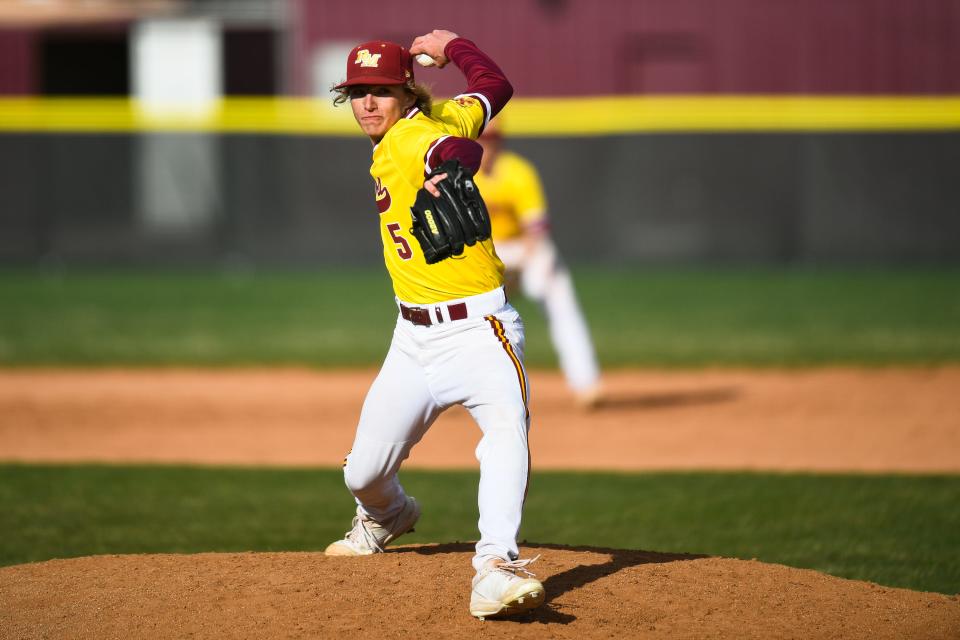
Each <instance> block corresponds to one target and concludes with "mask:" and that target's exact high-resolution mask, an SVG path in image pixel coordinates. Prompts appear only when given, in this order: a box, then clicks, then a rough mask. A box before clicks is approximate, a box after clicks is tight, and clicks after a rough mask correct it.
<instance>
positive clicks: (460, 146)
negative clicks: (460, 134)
mask: <svg viewBox="0 0 960 640" xmlns="http://www.w3.org/2000/svg"><path fill="white" fill-rule="evenodd" d="M482 156H483V147H481V146H480V145H479V144H478V143H476V142H474V141H473V140H470V139H469V138H457V137H454V136H450V137H449V138H444V139H443V140H442V141H441V142H440V143H439V144H437V146H436V147H435V148H434V150H433V153H431V154H430V159H429V161H428V162H427V165H428V166H427V167H426V172H427V173H429V172H431V171H432V170H434V169H436V168H437V167H439V166H440V165H441V164H443V163H444V161H446V160H454V159H456V160H459V161H460V164H462V165H463V166H464V167H466V168H467V169H469V170H470V173H476V172H477V171H479V169H480V158H481V157H482Z"/></svg>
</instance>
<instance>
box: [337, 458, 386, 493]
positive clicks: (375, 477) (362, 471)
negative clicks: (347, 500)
mask: <svg viewBox="0 0 960 640" xmlns="http://www.w3.org/2000/svg"><path fill="white" fill-rule="evenodd" d="M384 480H385V478H384V476H383V474H382V473H380V471H379V470H378V469H374V468H372V467H365V466H364V465H362V464H357V463H354V464H351V463H350V461H348V462H347V466H345V467H344V468H343V481H344V482H345V483H346V485H347V489H349V490H350V492H351V493H352V494H354V495H359V494H363V493H366V492H368V491H371V490H375V489H376V488H377V487H378V486H379V485H380V484H382V483H383V481H384Z"/></svg>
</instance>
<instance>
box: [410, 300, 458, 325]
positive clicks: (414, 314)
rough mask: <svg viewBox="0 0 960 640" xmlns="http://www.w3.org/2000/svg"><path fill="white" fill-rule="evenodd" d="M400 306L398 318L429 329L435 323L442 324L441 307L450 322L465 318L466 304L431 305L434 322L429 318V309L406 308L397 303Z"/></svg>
mask: <svg viewBox="0 0 960 640" xmlns="http://www.w3.org/2000/svg"><path fill="white" fill-rule="evenodd" d="M397 304H399V305H400V317H401V318H403V319H404V320H409V321H410V322H412V323H413V324H419V325H423V326H425V327H429V326H430V325H432V324H434V322H436V323H437V324H440V323H441V322H443V312H442V311H441V307H446V308H447V313H448V314H449V316H450V319H451V320H463V319H464V318H466V317H467V303H465V302H457V303H455V304H447V305H443V304H436V305H432V306H433V310H434V315H435V316H436V320H433V319H432V318H430V309H428V308H425V307H408V306H407V305H405V304H403V303H397Z"/></svg>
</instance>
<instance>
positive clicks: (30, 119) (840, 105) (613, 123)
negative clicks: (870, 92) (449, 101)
mask: <svg viewBox="0 0 960 640" xmlns="http://www.w3.org/2000/svg"><path fill="white" fill-rule="evenodd" d="M507 111H508V113H507V117H506V118H505V119H504V120H505V122H504V129H505V131H506V132H507V133H509V134H513V135H520V136H594V135H618V134H631V133H649V132H734V131H755V132H778V131H936V130H941V131H955V130H960V96H940V97H921V96H909V97H863V96H860V97H800V96H682V97H681V96H672V97H667V96H658V97H647V96H609V97H590V98H518V99H515V100H513V101H512V102H511V103H510V105H509V106H508V107H507ZM0 131H6V132H28V131H33V132H57V131H61V132H68V131H69V132H91V133H93V132H136V131H169V132H177V131H200V132H214V133H265V134H291V135H293V134H304V135H331V136H359V135H361V134H360V133H359V131H358V129H357V126H356V124H355V123H354V122H353V118H352V116H351V114H350V109H349V107H348V106H346V105H344V106H341V107H339V108H334V107H333V106H332V105H331V104H330V101H329V100H327V99H320V100H313V99H306V98H287V97H285V98H229V99H225V100H222V101H220V102H218V103H216V104H215V105H213V106H212V107H210V108H208V109H205V110H194V111H184V110H180V111H171V110H166V111H155V110H154V111H151V110H149V109H146V108H144V107H143V106H142V105H141V104H140V103H138V102H137V101H136V100H127V99H122V98H118V99H110V98H89V99H88V98H0Z"/></svg>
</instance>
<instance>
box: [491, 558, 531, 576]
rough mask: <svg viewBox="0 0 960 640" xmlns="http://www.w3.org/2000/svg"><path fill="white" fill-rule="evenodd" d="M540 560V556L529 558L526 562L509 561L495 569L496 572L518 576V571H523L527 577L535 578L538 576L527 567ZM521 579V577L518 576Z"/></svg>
mask: <svg viewBox="0 0 960 640" xmlns="http://www.w3.org/2000/svg"><path fill="white" fill-rule="evenodd" d="M539 559H540V554H537V555H536V556H534V557H532V558H527V559H526V560H509V561H506V562H502V563H500V564H498V565H497V566H496V567H494V569H495V570H496V571H503V572H504V573H509V574H511V575H514V576H517V572H518V571H522V572H523V573H525V574H526V575H527V576H529V577H531V578H535V577H536V576H537V574H535V573H534V572H532V571H530V570H529V569H527V566H529V565H530V564H532V563H534V562H536V561H537V560H539ZM518 577H519V576H518Z"/></svg>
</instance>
